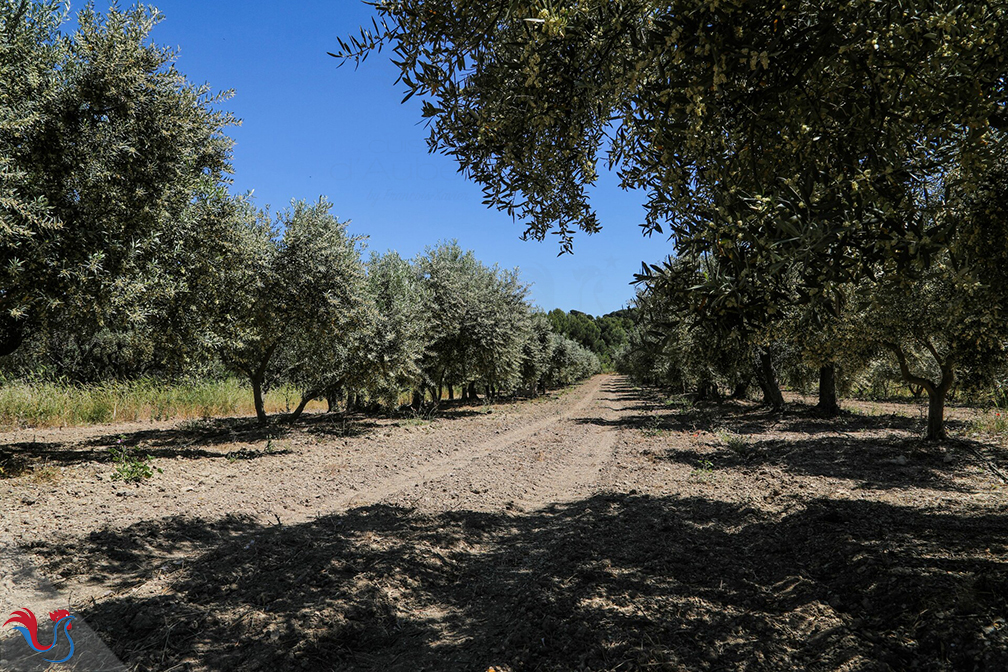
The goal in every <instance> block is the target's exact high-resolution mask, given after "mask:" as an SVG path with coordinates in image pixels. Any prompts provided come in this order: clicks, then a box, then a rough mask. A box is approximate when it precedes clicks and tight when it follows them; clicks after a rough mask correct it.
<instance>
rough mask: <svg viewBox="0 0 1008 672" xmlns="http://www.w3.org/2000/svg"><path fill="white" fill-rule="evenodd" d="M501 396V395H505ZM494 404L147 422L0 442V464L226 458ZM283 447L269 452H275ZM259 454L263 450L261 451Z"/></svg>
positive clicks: (485, 411)
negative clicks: (121, 449) (113, 452)
mask: <svg viewBox="0 0 1008 672" xmlns="http://www.w3.org/2000/svg"><path fill="white" fill-rule="evenodd" d="M504 401H506V400H504ZM494 405H495V404H493V403H490V404H485V403H483V402H462V401H454V402H446V403H445V404H444V405H443V406H442V407H439V408H437V409H426V411H425V412H421V413H416V414H414V413H412V412H411V411H403V412H397V413H391V414H378V413H364V412H353V413H305V414H304V415H302V416H301V417H300V418H299V419H298V420H297V421H294V422H291V421H290V420H289V418H287V417H285V416H283V415H277V416H273V417H272V418H271V419H270V422H268V423H267V424H265V425H261V424H259V423H258V421H257V420H256V418H254V417H230V418H203V419H192V420H183V421H180V422H178V423H177V424H176V425H175V426H173V427H168V428H159V427H147V428H140V429H130V430H125V431H116V432H106V433H102V434H97V435H95V436H92V437H90V438H88V439H87V440H85V441H83V442H76V441H51V440H48V441H34V440H33V441H18V442H10V443H5V444H0V467H3V466H4V465H5V464H6V465H15V466H17V467H18V471H21V470H23V468H24V466H25V465H27V464H31V463H42V462H45V463H49V464H52V465H53V466H72V465H78V464H88V463H107V462H111V461H112V460H111V456H110V455H109V452H108V449H109V448H110V447H118V446H123V445H125V446H127V447H131V448H132V447H137V448H140V451H139V452H142V453H143V454H145V455H150V456H151V457H153V458H165V459H172V458H182V459H205V458H211V459H212V458H225V457H231V456H232V454H231V452H230V451H221V450H215V448H217V447H220V446H230V445H232V444H265V443H267V442H269V441H275V440H283V439H289V438H291V437H294V436H308V437H312V438H315V439H321V440H329V439H334V438H353V437H360V436H365V435H368V434H372V433H374V432H376V431H378V430H380V429H383V428H385V427H386V425H385V424H383V421H389V422H391V423H392V424H393V425H394V424H397V423H400V422H409V421H411V420H422V421H424V422H427V421H431V420H436V419H443V420H446V421H453V420H461V419H464V418H471V417H479V416H485V415H490V414H492V413H493V408H494ZM278 452H279V453H282V452H284V451H282V450H281V451H274V452H272V453H270V454H278ZM262 454H263V455H265V454H267V453H265V452H263V453H262ZM257 455H258V453H257V452H256V451H250V450H245V451H243V452H241V454H240V457H242V458H244V459H254V458H255V457H256V456H257Z"/></svg>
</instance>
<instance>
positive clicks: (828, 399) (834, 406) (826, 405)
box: [816, 364, 840, 417]
mask: <svg viewBox="0 0 1008 672" xmlns="http://www.w3.org/2000/svg"><path fill="white" fill-rule="evenodd" d="M816 408H817V409H819V412H820V413H822V414H823V415H825V416H827V417H833V416H835V415H838V414H839V413H840V405H839V404H838V403H837V396H836V364H827V365H826V366H821V367H819V403H818V404H817V405H816Z"/></svg>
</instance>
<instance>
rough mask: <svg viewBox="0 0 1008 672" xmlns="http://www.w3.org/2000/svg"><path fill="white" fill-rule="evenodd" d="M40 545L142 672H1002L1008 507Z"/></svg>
mask: <svg viewBox="0 0 1008 672" xmlns="http://www.w3.org/2000/svg"><path fill="white" fill-rule="evenodd" d="M35 550H36V552H38V553H40V554H41V555H43V556H45V557H48V558H49V563H48V566H47V567H46V568H45V569H46V571H47V573H49V574H64V575H67V574H71V575H78V576H82V577H86V576H89V575H91V574H94V575H96V576H105V577H110V578H111V579H113V581H114V583H115V585H116V586H117V588H118V590H119V591H121V592H120V594H118V595H117V596H115V597H111V598H108V599H104V600H102V601H100V602H96V603H94V604H91V605H90V606H85V607H83V608H81V609H79V612H80V613H81V615H82V616H83V617H84V618H85V619H86V620H87V622H88V623H90V624H91V625H92V627H94V628H95V629H96V630H97V631H98V632H99V633H100V634H101V635H102V636H103V637H104V639H105V641H107V642H108V643H109V644H110V645H111V646H112V648H113V650H114V651H115V652H116V653H117V654H118V655H120V656H121V657H123V658H124V659H126V660H127V662H128V663H129V664H131V665H134V666H135V668H136V669H139V670H166V669H172V670H175V671H176V672H178V671H181V670H276V669H324V670H361V669H366V670H404V671H405V670H410V671H413V670H487V669H489V668H490V667H491V666H493V667H495V668H496V669H498V670H508V669H511V670H515V671H517V670H574V669H590V670H617V669H618V670H652V669H667V670H739V671H741V670H748V671H752V670H792V669H805V670H823V671H825V670H910V669H915V670H943V671H944V670H992V671H993V670H1004V669H1008V628H1006V626H1005V621H1004V618H1005V616H1006V614H1008V560H1006V555H1005V554H1006V552H1008V515H1006V514H1005V513H1004V512H991V511H972V512H966V511H957V512H954V513H945V512H938V511H923V510H917V509H912V508H909V507H901V506H896V505H892V504H886V503H880V502H869V501H847V500H825V499H821V500H813V501H809V502H806V503H805V505H804V506H801V507H799V508H798V509H797V510H794V511H793V512H792V513H790V514H789V515H785V516H783V517H775V516H772V515H771V514H767V513H763V512H760V511H758V510H755V509H751V508H746V507H744V506H739V505H735V504H731V503H727V502H721V501H712V500H707V499H703V498H686V499H676V498H664V497H663V498H654V497H647V496H640V497H637V496H596V497H592V498H590V499H585V500H581V501H577V502H573V503H570V504H564V505H555V506H551V507H549V508H547V509H544V510H540V511H536V512H532V513H529V514H522V515H512V514H495V513H477V512H468V511H459V512H450V513H444V514H440V515H421V514H419V513H416V512H414V511H411V510H406V509H402V508H397V507H392V506H385V505H376V506H371V507H367V508H360V509H355V510H352V511H349V512H347V513H345V514H341V515H330V516H326V517H322V518H319V519H318V520H315V521H312V522H309V523H305V524H301V525H294V526H280V525H276V526H269V525H260V524H256V523H255V522H253V521H251V520H248V519H241V518H227V519H224V520H220V521H217V522H207V521H204V520H198V519H170V520H166V521H161V522H157V523H143V524H141V525H138V526H135V527H133V528H128V529H126V530H123V531H118V532H115V531H103V532H97V533H94V534H92V535H90V536H88V537H86V538H84V539H82V540H76V541H75V542H73V543H69V542H68V543H67V544H39V545H37V546H36V548H35ZM179 553H182V554H184V555H185V556H186V559H185V561H184V562H183V563H182V564H175V563H176V561H175V560H171V559H167V560H166V558H171V557H173V556H175V555H178V554H179ZM145 582H149V583H145ZM145 585H146V586H148V589H146V590H145V588H144V586H145ZM134 588H137V590H134ZM999 619H1000V620H999Z"/></svg>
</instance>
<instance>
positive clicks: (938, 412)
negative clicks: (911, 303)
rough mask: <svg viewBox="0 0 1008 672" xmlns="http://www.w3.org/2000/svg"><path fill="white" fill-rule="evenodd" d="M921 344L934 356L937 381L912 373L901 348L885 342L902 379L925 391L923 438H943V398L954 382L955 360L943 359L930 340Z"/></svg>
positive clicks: (929, 439) (931, 439)
mask: <svg viewBox="0 0 1008 672" xmlns="http://www.w3.org/2000/svg"><path fill="white" fill-rule="evenodd" d="M923 345H924V347H925V348H927V350H928V352H930V353H931V356H932V357H934V359H935V362H936V363H937V364H938V369H939V370H940V371H941V380H939V381H938V382H937V383H936V382H934V381H933V380H928V379H927V378H924V377H923V376H918V375H915V374H914V373H912V372H911V371H910V366H909V365H908V364H907V358H906V354H905V353H904V352H903V349H902V348H901V347H900V346H899V345H897V344H895V343H887V344H886V346H887V347H888V348H889V349H890V350H892V351H893V354H895V355H896V360H897V361H898V362H899V367H900V373H901V374H902V375H903V380H904V381H905V382H907V383H908V384H910V385H919V386H920V387H922V388H924V391H925V392H927V395H928V420H927V434H926V436H925V438H926V439H927V440H928V441H937V440H940V439H944V438H945V399H946V397H947V396H948V392H949V389H951V387H952V384H953V383H955V362H954V361H953V359H952V357H951V356H946V357H945V358H944V359H943V358H942V357H940V356H939V355H938V350H937V348H935V347H934V345H933V344H932V343H931V342H930V341H924V343H923Z"/></svg>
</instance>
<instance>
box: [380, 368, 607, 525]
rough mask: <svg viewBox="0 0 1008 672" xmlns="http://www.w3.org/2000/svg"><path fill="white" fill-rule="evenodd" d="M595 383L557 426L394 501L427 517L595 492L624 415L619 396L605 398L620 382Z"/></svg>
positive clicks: (536, 504)
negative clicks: (621, 417)
mask: <svg viewBox="0 0 1008 672" xmlns="http://www.w3.org/2000/svg"><path fill="white" fill-rule="evenodd" d="M596 381H597V383H598V384H597V385H596V386H595V388H594V389H593V390H592V392H593V394H592V395H591V396H588V395H585V396H584V397H582V398H581V400H580V401H579V402H578V403H576V404H575V405H574V406H572V407H571V408H569V409H568V410H567V412H566V413H564V414H563V415H562V417H560V418H558V419H557V421H556V422H555V423H548V424H546V426H543V424H545V423H543V424H537V425H535V426H534V429H535V431H532V432H523V434H524V435H527V436H525V437H524V438H522V439H521V440H518V441H509V442H508V443H507V445H506V446H503V447H501V449H499V450H495V451H492V452H491V453H488V454H485V455H482V456H480V457H479V458H477V459H473V460H469V461H468V462H467V463H466V464H465V465H462V466H460V467H459V468H458V469H457V470H455V471H453V472H450V473H448V474H443V475H441V476H440V477H438V478H435V479H430V480H426V481H424V483H423V484H422V485H423V487H422V488H421V487H419V486H418V485H415V486H414V488H413V489H411V490H410V491H409V492H405V491H401V492H400V493H397V495H395V496H393V501H395V502H396V503H398V504H401V505H405V506H409V507H411V508H420V509H425V510H430V511H443V510H453V509H455V510H459V509H464V510H495V509H499V508H501V507H503V508H506V509H512V510H519V511H529V510H533V509H537V508H542V507H544V506H546V505H549V504H552V503H557V502H565V501H573V500H575V499H578V498H580V497H583V496H587V495H590V494H592V493H593V492H595V491H597V490H598V489H599V484H598V481H599V478H600V474H602V473H603V472H604V471H605V470H604V469H603V467H605V466H606V465H608V464H609V462H610V461H611V459H612V458H613V453H614V450H613V447H614V444H615V440H616V438H617V436H618V429H617V421H618V419H619V417H620V413H621V412H622V410H623V409H622V404H621V403H620V400H619V397H618V396H616V397H613V396H610V395H608V394H605V392H609V393H612V392H614V391H615V389H616V387H617V386H618V385H619V381H620V379H619V378H615V377H612V376H604V377H601V376H600V377H599V378H598V379H596ZM600 390H602V391H603V394H602V395H600V394H599V391H600ZM612 402H616V404H617V405H616V406H613V405H612ZM512 438H514V437H512Z"/></svg>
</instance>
